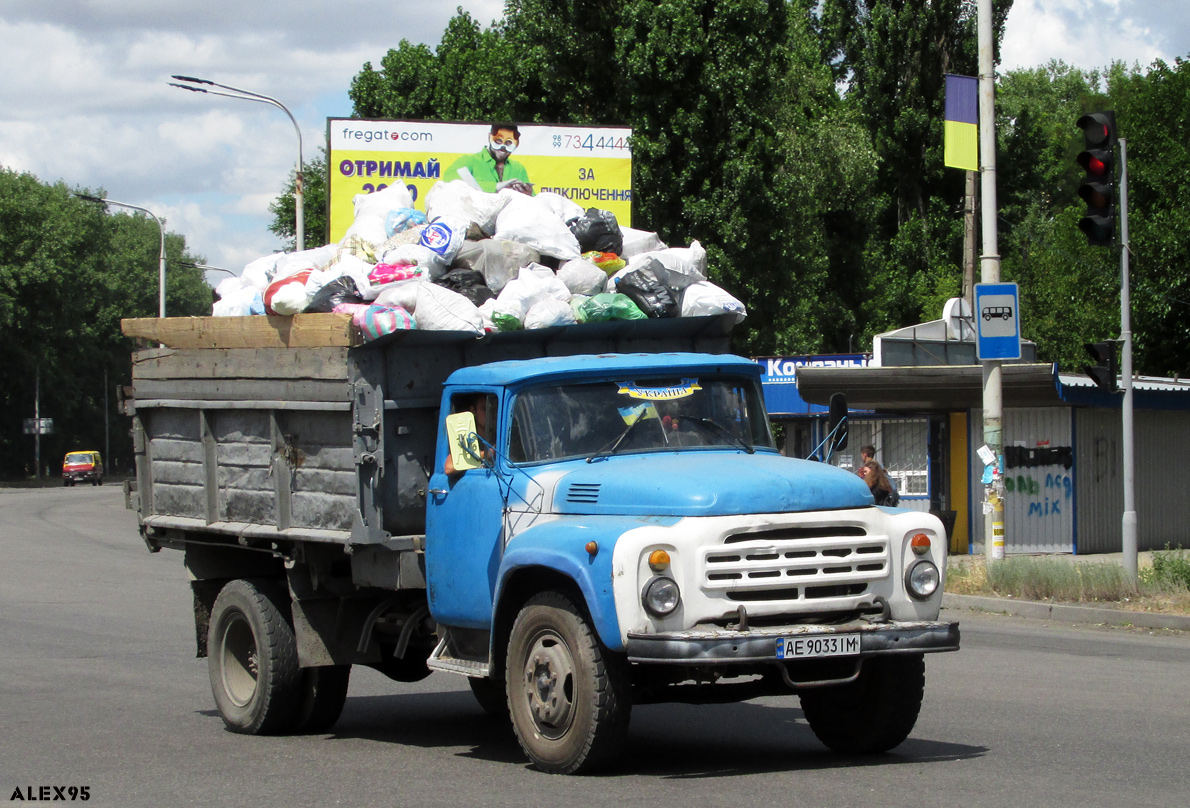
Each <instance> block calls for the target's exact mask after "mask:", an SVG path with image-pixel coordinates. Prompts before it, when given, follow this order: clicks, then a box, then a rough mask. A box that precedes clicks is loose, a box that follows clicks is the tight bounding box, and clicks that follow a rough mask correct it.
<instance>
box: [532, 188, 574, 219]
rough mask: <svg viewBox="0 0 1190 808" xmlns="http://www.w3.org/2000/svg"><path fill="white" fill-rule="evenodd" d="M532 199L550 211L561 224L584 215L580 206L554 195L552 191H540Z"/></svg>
mask: <svg viewBox="0 0 1190 808" xmlns="http://www.w3.org/2000/svg"><path fill="white" fill-rule="evenodd" d="M534 199H536V200H537V201H538V202H540V203H541V204H544V205H545V206H546V207H548V208H549V209H550V210H552V211H553V212H554V215H555V216H557V217H558V218H559V219H561V220H562V222H563V224H565V223H566V222H569V221H571V220H573V219H577V218H578V217H580V216H582V215H583V214H584V213H586V211H585V210H583V206H582V205H580V204H579V203H577V202H572V201H571V200H569V199H567V198H566V197H564V196H562V195H561V194H555V193H554V192H553V191H542V192H541V193H539V194H538V195H537V196H535V197H534Z"/></svg>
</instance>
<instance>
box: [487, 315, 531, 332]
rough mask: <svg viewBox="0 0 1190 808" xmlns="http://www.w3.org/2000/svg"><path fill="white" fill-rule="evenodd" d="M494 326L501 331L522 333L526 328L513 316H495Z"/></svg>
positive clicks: (493, 319)
mask: <svg viewBox="0 0 1190 808" xmlns="http://www.w3.org/2000/svg"><path fill="white" fill-rule="evenodd" d="M492 325H494V326H496V328H497V329H499V330H500V331H520V330H521V329H523V328H524V327H525V326H524V325H523V324H522V323H521V321H520V320H518V319H517V318H516V317H513V316H512V315H511V314H493V315H492Z"/></svg>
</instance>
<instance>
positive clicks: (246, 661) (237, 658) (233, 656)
mask: <svg viewBox="0 0 1190 808" xmlns="http://www.w3.org/2000/svg"><path fill="white" fill-rule="evenodd" d="M219 662H220V664H219V669H220V673H221V678H222V680H223V692H224V693H226V694H227V697H228V698H229V699H231V702H232V703H233V704H234V705H235V706H237V707H245V706H247V704H248V702H250V701H252V697H253V696H255V695H256V677H257V675H258V674H259V673H260V668H259V661H258V658H257V651H256V638H255V637H254V636H253V635H252V626H251V625H249V623H248V620H247V619H246V618H245V617H244V615H242V614H234V615H231V616H229V618H228V621H227V628H226V630H225V631H224V632H223V642H222V643H221V644H220V648H219Z"/></svg>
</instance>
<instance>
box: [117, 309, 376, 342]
mask: <svg viewBox="0 0 1190 808" xmlns="http://www.w3.org/2000/svg"><path fill="white" fill-rule="evenodd" d="M120 328H121V330H123V332H124V335H125V336H128V337H140V338H142V339H145V340H148V341H150V342H157V343H161V344H163V345H165V346H167V347H170V348H180V349H193V348H333V347H347V348H349V347H353V346H355V345H362V344H363V341H364V340H363V335H362V334H360V331H359V329H358V328H356V327H355V325H354V324H352V322H351V315H350V314H295V315H294V316H292V317H279V316H275V315H271V314H270V315H255V316H250V317H165V318H158V317H140V318H136V319H125V320H121V321H120Z"/></svg>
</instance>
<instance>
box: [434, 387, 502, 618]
mask: <svg viewBox="0 0 1190 808" xmlns="http://www.w3.org/2000/svg"><path fill="white" fill-rule="evenodd" d="M498 401H499V400H498V397H497V396H496V395H495V394H493V393H490V392H484V391H480V392H475V391H473V392H460V393H455V394H453V395H452V396H451V399H450V407H449V409H450V412H452V413H454V412H464V411H467V410H470V411H471V412H473V413H474V414H475V416H476V418H475V420H476V432H477V433H479V435H480V437H481V438H483V440H484V441H486V442H487V443H488V444H491V445H493V446H494V445H495V444H496V427H497V424H498V423H499V410H498ZM445 409H446V408H444V412H443V413H442V414H441V415H440V417H439V419H438V449H437V453H436V460H435V464H434V472H433V474H432V475H431V476H430V484H429V490H428V492H427V495H426V556H425V558H426V588H427V593H428V596H429V601H430V613H431V614H432V615H433V616H434V619H435V620H437V621H438V622H439V623H442V624H444V625H448V626H459V627H463V628H478V629H488V628H490V627H491V621H492V595H493V592H494V591H495V588H496V570H497V569H498V568H499V566H500V558H501V555H502V553H503V549H504V537H503V535H502V527H503V516H504V501H503V498H502V497H501V494H500V485H499V480H498V479H497V477H496V473H495V472H494V471H493V470H492V469H491V467H490V466H491V463H490V462H488V463H487V464H485V467H483V468H476V469H469V470H467V471H459V472H455V473H453V474H447V466H446V459H447V458H448V457H449V456H450V451H449V447H448V446H447V442H446V428H445V422H446V415H447V413H446V412H445ZM485 449H486V446H485ZM487 455H488V456H489V457H490V456H491V454H490V450H487Z"/></svg>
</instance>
